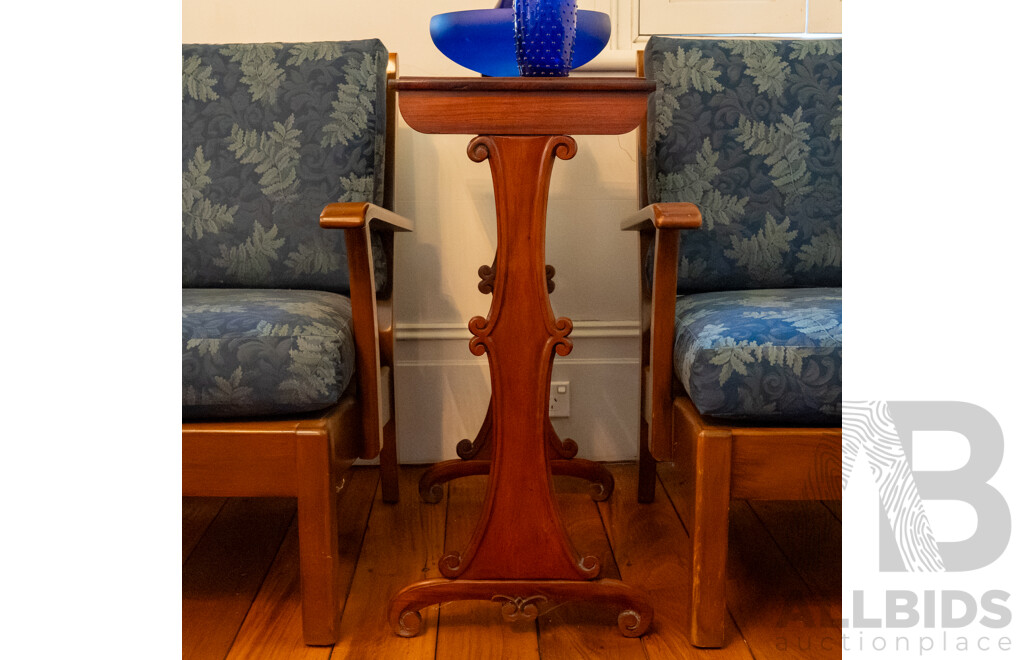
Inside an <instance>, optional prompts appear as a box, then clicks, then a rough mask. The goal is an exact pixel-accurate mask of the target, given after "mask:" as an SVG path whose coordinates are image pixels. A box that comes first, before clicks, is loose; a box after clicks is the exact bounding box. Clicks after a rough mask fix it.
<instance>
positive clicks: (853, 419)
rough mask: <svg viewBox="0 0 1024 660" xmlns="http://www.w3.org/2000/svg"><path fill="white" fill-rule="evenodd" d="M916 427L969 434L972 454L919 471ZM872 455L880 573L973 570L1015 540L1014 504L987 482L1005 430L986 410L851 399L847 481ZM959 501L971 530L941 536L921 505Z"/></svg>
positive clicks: (846, 412)
mask: <svg viewBox="0 0 1024 660" xmlns="http://www.w3.org/2000/svg"><path fill="white" fill-rule="evenodd" d="M915 431H952V432H955V433H959V434H960V435H962V436H963V437H964V438H966V440H967V442H968V444H969V446H970V458H969V459H968V461H967V463H966V464H965V465H964V466H963V467H961V468H959V469H956V470H949V471H942V472H939V471H914V470H911V466H912V465H913V456H912V452H913V445H912V442H911V438H912V436H913V433H914V432H915ZM862 451H863V452H864V453H865V454H866V455H867V458H868V462H869V463H870V466H871V472H872V474H873V475H874V477H875V482H876V484H877V485H878V490H879V501H880V507H881V511H882V515H881V516H880V518H881V524H880V529H879V538H880V544H879V545H880V548H879V563H880V566H879V568H880V569H881V570H883V571H942V570H945V571H970V570H974V569H978V568H983V567H985V566H988V565H989V564H991V563H992V562H994V561H995V560H996V559H998V558H999V556H1000V555H1002V554H1003V551H1004V550H1006V546H1007V545H1008V543H1009V541H1010V509H1009V507H1008V506H1007V504H1006V500H1005V499H1004V498H1003V496H1002V495H1001V494H1000V493H999V491H997V490H996V489H995V488H993V487H992V486H991V485H989V483H988V480H989V479H991V478H992V476H993V475H994V474H995V473H996V470H998V469H999V465H1000V463H1001V462H1002V459H1003V433H1002V429H1000V427H999V423H998V422H997V421H996V419H995V418H994V417H993V416H992V415H991V414H990V413H989V412H988V411H986V410H985V409H983V408H981V407H979V406H975V405H972V404H969V403H962V402H949V401H941V402H940V401H889V402H884V401H874V402H866V403H860V402H847V403H844V405H843V485H844V487H845V485H846V483H847V480H848V478H849V472H850V470H851V469H852V466H853V463H854V461H855V460H856V457H857V455H858V454H859V453H860V452H862ZM925 500H956V501H960V502H965V503H966V504H968V505H969V506H971V507H972V508H973V509H974V511H975V513H976V514H977V518H978V527H977V529H976V530H975V533H974V535H973V536H971V537H970V538H968V539H964V540H962V541H956V542H943V541H937V540H936V539H935V537H934V535H933V534H932V529H931V524H930V523H929V521H928V516H927V514H926V512H925V509H924V506H923V504H922V502H923V501H925Z"/></svg>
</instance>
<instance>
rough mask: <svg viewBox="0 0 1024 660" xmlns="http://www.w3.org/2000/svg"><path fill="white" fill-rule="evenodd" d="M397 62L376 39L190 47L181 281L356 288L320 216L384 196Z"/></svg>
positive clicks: (185, 81) (185, 80)
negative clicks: (389, 89)
mask: <svg viewBox="0 0 1024 660" xmlns="http://www.w3.org/2000/svg"><path fill="white" fill-rule="evenodd" d="M387 62H388V53H387V50H386V49H385V48H384V45H383V44H381V42H380V41H378V40H376V39H370V40H365V41H348V42H318V43H292V44H282V43H263V44H227V45H224V44H219V45H209V44H207V45H183V46H182V81H181V83H182V84H181V91H182V154H181V165H182V195H181V202H182V209H181V210H182V213H181V221H182V241H183V244H182V285H183V286H185V287H242V288H275V287H276V288H297V289H322V290H327V291H334V292H339V293H346V294H347V293H348V290H349V283H348V263H347V260H346V255H345V247H344V238H343V232H339V231H325V230H322V229H321V228H320V226H319V217H320V211H321V210H322V209H323V207H324V206H325V205H327V204H329V203H331V202H359V201H367V202H373V203H375V204H382V202H383V199H384V197H383V195H384V138H385V130H386V121H385V112H386V97H385V94H386V80H387V78H386V77H387ZM380 253H381V251H380V250H377V256H375V260H376V261H377V262H380V261H381V257H380V256H379V255H380ZM384 267H385V264H382V263H378V268H377V270H378V272H379V271H381V270H382V268H384ZM385 272H386V271H385ZM378 279H379V278H378ZM380 284H381V283H380V282H378V286H380Z"/></svg>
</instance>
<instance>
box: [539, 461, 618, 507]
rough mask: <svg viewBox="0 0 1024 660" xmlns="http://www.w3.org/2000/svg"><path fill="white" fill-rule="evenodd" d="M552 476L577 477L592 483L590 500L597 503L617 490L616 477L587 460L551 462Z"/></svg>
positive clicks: (599, 465) (602, 467)
mask: <svg viewBox="0 0 1024 660" xmlns="http://www.w3.org/2000/svg"><path fill="white" fill-rule="evenodd" d="M551 474H557V475H562V476H567V477H576V478H579V479H586V480H587V481H589V482H591V487H590V498H591V499H592V500H594V501H595V502H603V501H605V500H607V499H608V498H609V497H611V494H612V491H613V490H615V477H613V476H612V473H611V472H609V471H608V468H607V467H605V466H604V465H601V464H600V463H595V462H594V461H588V460H587V459H585V458H574V459H572V460H566V461H559V460H554V461H551Z"/></svg>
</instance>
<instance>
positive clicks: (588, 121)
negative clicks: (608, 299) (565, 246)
mask: <svg viewBox="0 0 1024 660" xmlns="http://www.w3.org/2000/svg"><path fill="white" fill-rule="evenodd" d="M389 90H391V91H395V92H397V93H398V107H399V110H400V111H401V113H402V116H403V117H404V118H405V120H406V122H407V123H408V124H409V126H410V127H411V128H412V129H413V130H416V131H419V132H421V133H455V134H470V135H472V134H476V137H473V138H472V139H471V140H470V142H469V147H468V150H467V153H468V156H469V158H470V160H472V161H474V162H478V163H484V162H486V163H487V164H488V166H489V168H490V171H491V179H492V181H493V184H494V202H495V210H496V224H497V246H496V249H495V256H494V262H493V265H492V266H491V267H490V268H488V267H486V266H485V267H484V268H481V269H480V271H479V274H480V276H481V277H482V281H481V284H480V287H479V288H480V291H481V292H483V293H485V294H486V293H490V294H491V301H490V308H489V310H488V312H487V315H486V317H484V316H476V317H473V318H472V319H470V321H469V330H470V333H471V334H472V335H473V339H472V340H470V343H469V350H470V352H472V353H473V354H474V355H478V356H483V355H486V356H487V361H488V366H489V371H490V380H491V411H492V414H490V415H488V417H487V419H486V420H485V421H484V425H483V427H482V428H481V432H480V433H479V434H478V436H477V437H478V441H481V443H482V441H483V440H484V439H485V438H486V439H487V440H489V443H488V453H489V465H488V464H487V463H485V462H483V461H482V460H480V459H477V460H470V461H465V462H463V461H448V462H446V463H444V464H441V465H439V466H438V468H437V471H438V473H437V474H436V475H431V476H429V477H428V478H427V480H426V482H425V483H423V484H421V486H423V488H421V492H422V493H423V494H424V499H426V500H428V501H436V499H437V487H438V486H439V485H440V484H441V483H445V482H448V481H450V480H451V479H453V478H458V477H468V476H471V475H480V474H483V473H484V471H485V470H484V468H488V469H487V470H486V471H487V472H488V474H489V477H488V479H487V485H486V490H485V493H484V495H483V502H484V504H483V508H482V510H481V512H480V514H479V516H478V521H477V523H476V525H475V527H474V529H473V533H472V535H471V536H470V537H469V540H468V542H466V543H465V545H463V546H461V547H449V548H446V553H445V555H444V556H443V558H442V559H441V561H440V564H439V566H438V568H439V570H440V572H441V575H442V577H441V578H434V579H428V580H419V581H416V582H414V583H411V584H409V585H408V586H407V587H406V588H404V589H402V590H401V591H400V592H398V593H397V594H396V595H395V596H394V597H393V598H392V599H391V602H390V604H389V606H388V618H389V621H390V622H391V624H392V626H393V627H394V629H395V632H396V634H398V635H401V636H404V637H412V636H415V635H418V634H419V633H420V632H421V631H422V630H423V623H424V622H423V617H422V615H421V613H420V611H421V610H423V609H425V608H427V607H429V606H431V605H433V604H436V603H446V602H451V601H454V600H471V601H483V602H484V603H485V604H486V603H488V602H490V601H496V602H498V603H500V604H501V612H502V614H503V616H504V617H505V618H506V619H507V620H508V621H510V622H512V623H516V622H518V621H520V620H522V619H533V618H536V617H537V616H538V613H539V611H540V608H541V607H542V606H544V605H545V604H548V603H574V602H579V601H598V602H602V603H605V604H607V605H608V606H610V607H611V608H614V610H615V611H616V612H617V618H616V623H617V627H618V628H619V631H620V632H621V633H622V634H623V635H625V636H627V637H638V636H640V635H643V634H644V633H645V632H646V631H647V629H648V628H649V627H650V625H651V622H652V621H653V618H654V609H653V607H652V605H651V603H650V600H649V599H648V598H647V597H646V595H645V594H644V593H643V592H642V591H640V590H638V589H636V588H634V587H632V586H630V585H628V584H626V583H624V582H622V581H621V580H617V579H615V578H608V577H601V575H602V572H601V564H600V560H599V559H598V557H597V556H596V555H595V554H593V553H592V550H591V549H590V548H587V547H575V546H574V545H573V543H572V542H571V541H570V539H569V537H568V536H567V533H566V530H565V522H564V520H563V519H562V518H561V517H560V515H559V511H558V508H557V505H556V503H555V498H554V494H553V491H552V474H572V475H573V476H575V477H583V478H585V479H588V480H590V481H592V482H597V483H598V489H599V491H600V494H599V495H598V496H597V499H601V498H602V497H604V496H606V495H607V494H608V493H609V492H610V491H611V488H612V486H613V484H614V480H613V479H611V477H610V475H607V478H602V477H601V471H602V470H603V468H600V466H597V465H596V464H589V463H590V462H588V461H583V460H581V459H575V458H573V459H572V460H571V462H563V461H562V459H565V458H570V457H571V454H574V453H575V451H572V452H568V454H569V455H561V451H562V450H563V449H566V447H567V446H568V445H569V442H568V441H566V442H565V443H564V444H563V443H562V441H561V440H560V439H558V438H557V436H555V435H554V433H553V431H552V429H551V423H550V420H549V419H548V413H547V402H548V393H549V389H550V384H551V370H552V364H553V361H554V358H555V355H556V354H557V355H558V356H562V357H564V356H566V355H568V354H569V353H570V352H571V351H572V348H573V342H572V339H570V338H569V335H570V334H571V333H572V321H571V320H570V319H568V318H564V317H558V318H556V317H555V315H554V312H553V310H552V309H551V304H550V299H549V293H550V292H551V288H552V284H553V282H552V277H553V274H554V273H553V269H551V268H550V267H548V266H547V265H546V264H545V235H546V222H547V201H548V188H549V184H550V181H551V174H552V170H553V167H554V165H555V163H556V161H558V160H569V159H571V158H573V157H574V156H575V155H576V153H577V150H578V148H577V144H576V141H575V140H574V139H573V138H572V137H571V136H572V135H576V134H584V135H614V134H620V133H625V132H628V131H630V130H632V129H634V128H636V127H637V126H638V125H639V124H640V122H641V120H642V119H643V117H644V115H645V112H646V103H647V97H648V95H649V94H650V93H651V92H653V91H654V85H653V84H652V83H650V82H648V81H644V80H638V79H635V78H582V79H563V80H544V79H529V80H526V79H521V78H516V79H511V78H505V79H503V78H418V79H417V78H413V79H405V80H398V81H394V82H393V83H392V84H391V85H390V86H389ZM552 437H554V441H553V442H552ZM476 444H477V443H474V447H473V451H472V453H473V454H476V453H478V452H477V448H476V446H475V445H476ZM572 446H573V447H574V446H575V445H572ZM553 453H554V454H555V456H552V454H553ZM552 459H555V462H557V463H559V464H560V465H559V469H555V468H554V467H553V465H554V463H553V461H552ZM564 468H568V469H564ZM435 477H436V478H435Z"/></svg>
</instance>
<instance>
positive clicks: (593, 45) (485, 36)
mask: <svg viewBox="0 0 1024 660" xmlns="http://www.w3.org/2000/svg"><path fill="white" fill-rule="evenodd" d="M512 22H513V13H512V9H470V10H467V11H453V12H449V13H447V14H438V15H437V16H434V17H433V18H431V19H430V38H431V39H433V40H434V45H435V46H437V48H438V50H440V51H441V52H442V53H444V54H445V56H447V57H448V58H449V59H451V60H453V61H454V62H456V63H458V64H461V65H462V66H464V67H466V68H467V69H470V70H472V71H476V72H477V73H481V74H483V75H485V76H518V75H519V65H518V64H516V42H515V29H514V28H513V27H512ZM611 34H612V22H611V18H610V17H609V16H608V14H605V13H602V12H599V11H589V10H586V9H580V10H577V14H576V46H575V48H574V50H573V55H572V68H574V69H575V68H576V67H578V66H582V65H583V64H586V63H587V62H589V61H590V60H592V59H594V58H595V57H597V54H598V53H600V52H601V51H602V50H603V49H604V47H605V44H607V43H608V38H609V37H610V36H611Z"/></svg>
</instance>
